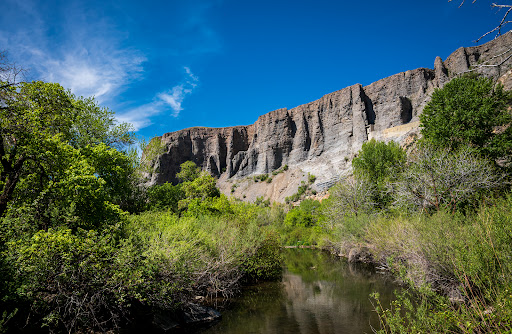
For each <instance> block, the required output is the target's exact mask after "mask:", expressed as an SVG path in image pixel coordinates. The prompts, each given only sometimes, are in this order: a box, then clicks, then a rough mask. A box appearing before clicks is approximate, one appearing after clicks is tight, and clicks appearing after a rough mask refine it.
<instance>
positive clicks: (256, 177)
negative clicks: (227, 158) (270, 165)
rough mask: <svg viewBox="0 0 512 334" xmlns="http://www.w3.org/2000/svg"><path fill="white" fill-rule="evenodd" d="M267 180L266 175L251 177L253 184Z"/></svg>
mask: <svg viewBox="0 0 512 334" xmlns="http://www.w3.org/2000/svg"><path fill="white" fill-rule="evenodd" d="M268 179H269V176H268V174H260V175H256V176H254V177H253V180H254V182H259V181H261V182H263V181H268ZM270 180H272V178H270ZM271 182H272V181H271Z"/></svg>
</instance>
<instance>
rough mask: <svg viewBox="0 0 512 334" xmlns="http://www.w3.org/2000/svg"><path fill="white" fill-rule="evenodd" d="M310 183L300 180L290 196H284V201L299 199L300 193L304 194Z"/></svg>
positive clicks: (289, 201)
mask: <svg viewBox="0 0 512 334" xmlns="http://www.w3.org/2000/svg"><path fill="white" fill-rule="evenodd" d="M308 178H309V174H308ZM313 182H314V180H313ZM310 184H311V183H306V182H304V181H301V183H300V186H299V187H298V188H297V192H296V193H295V194H293V195H291V196H288V197H286V198H285V202H286V203H292V202H297V201H298V200H300V199H301V198H302V195H304V194H305V193H306V192H307V191H308V190H309V189H310V187H309V186H310Z"/></svg>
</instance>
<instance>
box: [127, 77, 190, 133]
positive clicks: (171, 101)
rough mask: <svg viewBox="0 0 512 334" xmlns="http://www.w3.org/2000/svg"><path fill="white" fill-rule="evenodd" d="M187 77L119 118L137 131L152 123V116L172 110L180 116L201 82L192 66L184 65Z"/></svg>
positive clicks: (175, 115)
mask: <svg viewBox="0 0 512 334" xmlns="http://www.w3.org/2000/svg"><path fill="white" fill-rule="evenodd" d="M183 69H184V71H185V77H184V78H183V80H182V82H181V83H179V84H177V85H175V86H174V87H172V88H171V89H169V90H167V91H164V92H160V93H158V94H156V96H155V98H154V99H153V101H152V102H150V103H147V104H145V105H142V106H139V107H137V108H134V109H132V110H129V111H127V112H125V113H122V114H119V115H118V116H117V119H118V120H119V121H121V122H127V123H131V124H133V126H134V128H135V131H138V130H140V129H142V128H145V127H147V126H149V125H151V124H152V121H151V118H152V117H155V116H157V115H161V114H163V113H164V112H165V111H169V110H170V111H171V116H173V117H178V116H179V115H180V112H181V111H183V109H184V108H183V106H182V104H183V101H184V100H185V98H186V97H187V96H189V95H191V94H192V93H193V91H194V89H195V88H196V87H197V86H198V84H199V78H198V77H197V76H196V75H194V74H193V73H192V71H191V70H190V68H188V67H184V68H183Z"/></svg>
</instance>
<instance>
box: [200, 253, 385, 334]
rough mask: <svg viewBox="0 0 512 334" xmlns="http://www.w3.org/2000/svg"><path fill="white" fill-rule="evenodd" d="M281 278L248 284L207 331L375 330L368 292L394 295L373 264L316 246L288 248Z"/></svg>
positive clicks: (306, 332) (307, 332)
mask: <svg viewBox="0 0 512 334" xmlns="http://www.w3.org/2000/svg"><path fill="white" fill-rule="evenodd" d="M284 258H285V266H286V268H287V269H286V270H285V272H284V275H283V281H282V282H274V283H264V284H261V285H257V286H254V287H251V288H249V289H247V290H246V291H245V292H244V294H243V296H242V297H241V298H240V299H239V300H237V301H236V302H235V303H234V305H232V306H233V307H232V308H231V309H230V310H228V311H226V312H223V314H224V315H223V320H222V321H221V322H220V323H219V324H218V325H216V326H214V327H213V328H210V329H209V330H207V331H206V333H265V334H266V333H303V334H315V333H322V334H327V333H364V332H367V333H371V327H370V319H371V322H372V325H373V326H374V327H378V318H377V316H376V314H375V312H373V308H372V306H371V303H370V300H369V295H370V293H372V292H374V291H377V292H379V293H380V294H381V296H383V297H384V298H386V297H388V298H390V297H391V296H392V289H393V288H394V286H392V285H391V284H390V283H389V282H386V281H385V280H384V279H383V278H382V277H381V276H379V275H377V274H374V273H372V271H371V270H368V269H366V270H365V269H363V268H358V267H357V266H350V265H349V264H348V263H347V262H346V261H344V260H340V259H337V258H333V257H331V256H329V255H328V254H325V253H322V252H319V251H315V250H307V249H304V250H295V249H292V250H286V251H285V253H284Z"/></svg>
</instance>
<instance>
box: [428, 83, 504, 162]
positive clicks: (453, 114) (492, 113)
mask: <svg viewBox="0 0 512 334" xmlns="http://www.w3.org/2000/svg"><path fill="white" fill-rule="evenodd" d="M511 101H512V94H511V93H510V92H506V91H504V90H503V86H502V85H499V84H498V85H494V83H493V82H492V80H491V79H487V78H483V77H478V76H475V75H471V76H462V77H459V78H455V79H453V80H452V81H450V82H449V83H447V84H446V85H445V86H444V87H443V88H441V89H436V90H435V91H434V93H433V94H432V99H431V101H430V102H429V103H428V104H427V105H426V106H425V109H424V110H423V113H422V114H421V115H420V121H421V126H422V129H421V133H422V135H423V140H424V141H426V142H428V143H429V144H431V145H433V146H434V147H437V148H448V149H450V150H453V151H456V150H458V149H459V148H460V147H462V146H466V145H469V146H471V147H473V148H474V149H475V150H476V151H477V152H478V153H479V154H481V155H483V156H486V157H488V158H491V159H504V160H505V161H506V162H508V163H509V162H510V159H511V156H512V128H511V127H510V126H509V125H510V123H511V122H512V116H511V114H510V111H509V107H510V105H511Z"/></svg>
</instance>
